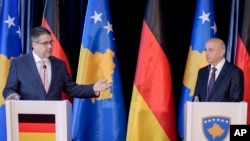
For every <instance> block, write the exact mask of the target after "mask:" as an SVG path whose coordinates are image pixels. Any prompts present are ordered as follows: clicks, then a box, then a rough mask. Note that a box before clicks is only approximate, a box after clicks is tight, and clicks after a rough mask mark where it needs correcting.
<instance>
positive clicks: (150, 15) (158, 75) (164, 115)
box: [126, 0, 177, 141]
mask: <svg viewBox="0 0 250 141" xmlns="http://www.w3.org/2000/svg"><path fill="white" fill-rule="evenodd" d="M161 2H163V1H162V0H149V1H148V3H147V7H146V12H145V16H144V20H143V26H142V33H141V41H140V48H139V55H138V60H137V67H136V74H135V80H134V87H133V93H132V100H131V105H130V111H129V120H128V129H127V138H126V140H127V141H142V140H143V141H176V140H177V131H176V120H175V110H174V99H173V90H172V77H171V69H170V64H169V60H168V56H167V53H168V52H167V48H166V43H165V42H164V41H165V40H166V36H165V35H164V34H165V33H164V31H165V29H164V26H166V25H164V23H163V19H162V18H163V17H162V14H163V12H162V10H163V9H162V8H163V7H161V6H162V5H163V4H162V3H161Z"/></svg>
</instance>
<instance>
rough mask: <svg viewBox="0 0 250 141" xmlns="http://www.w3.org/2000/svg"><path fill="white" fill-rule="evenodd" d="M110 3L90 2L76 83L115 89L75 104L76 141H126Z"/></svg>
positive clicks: (78, 100) (91, 0) (105, 0)
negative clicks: (105, 84)
mask: <svg viewBox="0 0 250 141" xmlns="http://www.w3.org/2000/svg"><path fill="white" fill-rule="evenodd" d="M109 10H110V9H109V0H101V1H99V0H90V1H88V5H87V11H86V16H85V24H84V30H83V36H82V43H81V50H80V57H79V64H78V72H77V80H76V81H77V83H78V84H91V83H95V82H97V81H98V80H101V79H107V80H108V82H109V83H112V87H111V88H110V89H108V90H105V91H102V92H101V94H100V96H99V97H98V98H92V99H78V98H75V99H74V102H73V117H72V118H73V121H72V137H73V140H74V141H83V140H86V141H125V138H126V125H127V123H126V122H127V119H126V118H127V115H125V105H124V98H123V91H122V85H121V79H120V72H119V68H118V66H119V65H118V57H117V53H116V48H115V39H114V32H113V27H112V21H111V17H110V13H109Z"/></svg>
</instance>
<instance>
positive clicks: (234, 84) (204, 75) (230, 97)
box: [194, 61, 244, 102]
mask: <svg viewBox="0 0 250 141" xmlns="http://www.w3.org/2000/svg"><path fill="white" fill-rule="evenodd" d="M209 68H210V65H208V66H205V67H203V68H201V69H200V70H199V72H198V77H197V81H196V86H195V91H194V96H195V95H198V97H199V99H200V101H213V102H239V101H242V100H243V92H244V77H243V72H242V70H241V69H240V68H238V67H237V66H235V65H233V64H230V63H229V62H228V61H226V62H225V64H224V66H223V67H222V70H221V72H220V74H219V76H218V77H217V79H216V81H215V84H214V87H213V89H212V90H211V93H210V94H207V83H208V78H209Z"/></svg>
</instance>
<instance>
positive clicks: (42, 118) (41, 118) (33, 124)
mask: <svg viewBox="0 0 250 141" xmlns="http://www.w3.org/2000/svg"><path fill="white" fill-rule="evenodd" d="M18 128H19V141H55V140H56V126H55V115H53V114H18Z"/></svg>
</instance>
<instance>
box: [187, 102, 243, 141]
mask: <svg viewBox="0 0 250 141" xmlns="http://www.w3.org/2000/svg"><path fill="white" fill-rule="evenodd" d="M246 123H247V103H246V102H186V104H185V112H184V130H185V136H184V140H185V141H205V140H215V139H217V140H223V141H229V137H230V131H229V127H230V124H246Z"/></svg>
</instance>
